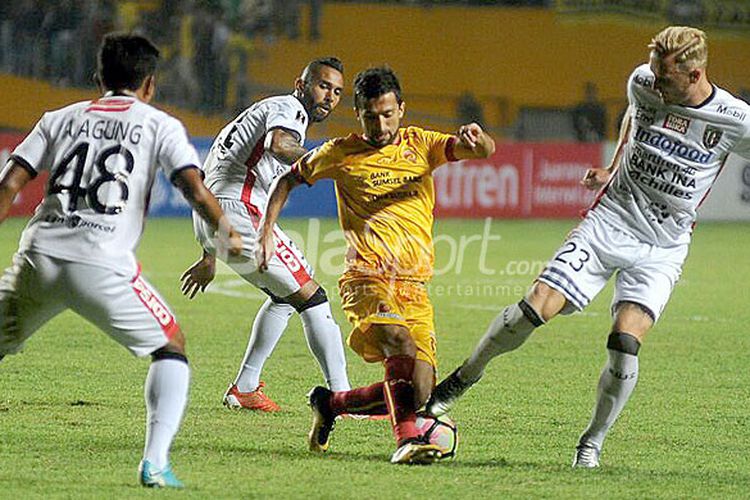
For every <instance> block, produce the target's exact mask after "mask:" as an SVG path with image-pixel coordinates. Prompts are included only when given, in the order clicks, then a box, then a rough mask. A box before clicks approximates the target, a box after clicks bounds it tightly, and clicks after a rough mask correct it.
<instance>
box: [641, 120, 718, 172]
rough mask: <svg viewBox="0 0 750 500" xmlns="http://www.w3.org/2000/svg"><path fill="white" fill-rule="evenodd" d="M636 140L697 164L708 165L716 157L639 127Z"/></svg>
mask: <svg viewBox="0 0 750 500" xmlns="http://www.w3.org/2000/svg"><path fill="white" fill-rule="evenodd" d="M635 140H636V141H638V142H642V143H644V144H648V145H649V146H653V147H655V148H658V149H661V150H662V151H664V152H665V153H667V154H668V155H671V156H679V157H680V158H684V159H686V160H690V161H694V162H696V163H704V164H705V163H708V162H709V161H711V158H713V156H714V154H713V153H711V152H705V153H704V152H703V151H701V150H700V149H696V148H693V147H690V146H688V145H687V144H684V143H683V142H682V141H680V140H678V139H673V138H671V137H668V136H666V135H664V134H662V133H660V132H650V131H648V130H646V129H644V128H642V127H638V131H637V132H636V133H635Z"/></svg>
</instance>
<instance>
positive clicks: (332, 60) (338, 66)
mask: <svg viewBox="0 0 750 500" xmlns="http://www.w3.org/2000/svg"><path fill="white" fill-rule="evenodd" d="M323 66H328V67H329V68H333V69H335V70H336V71H338V72H339V73H341V74H342V75H343V74H344V63H342V62H341V59H339V58H338V57H334V56H328V57H319V58H317V59H313V60H312V61H310V62H309V63H307V66H305V69H304V70H302V79H303V80H304V81H305V82H309V81H310V76H311V75H313V74H316V75H317V74H320V68H322V67H323Z"/></svg>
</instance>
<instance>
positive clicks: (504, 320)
mask: <svg viewBox="0 0 750 500" xmlns="http://www.w3.org/2000/svg"><path fill="white" fill-rule="evenodd" d="M520 304H521V303H518V304H512V305H509V306H508V307H506V308H505V309H503V312H501V313H500V314H498V315H497V316H496V317H495V319H494V321H492V323H491V324H490V326H489V328H488V329H487V332H486V333H485V334H484V336H483V337H482V339H481V340H480V341H479V344H477V346H476V347H475V348H474V352H472V353H471V356H469V359H467V360H466V361H465V362H464V364H463V366H461V370H460V371H459V372H458V374H459V378H460V379H461V380H463V381H464V382H475V381H477V380H479V378H480V377H481V376H482V374H483V373H484V369H485V367H486V366H487V364H488V363H489V362H490V361H491V360H492V358H494V357H495V356H498V355H500V354H502V353H504V352H509V351H512V350H514V349H517V348H518V347H520V346H521V344H523V343H524V342H526V339H528V338H529V335H531V332H533V331H534V329H535V328H536V327H537V326H541V325H542V324H543V323H544V322H543V321H542V319H541V318H540V317H539V315H538V314H536V312H534V311H533V309H531V306H529V305H528V304H526V303H525V302H524V303H523V307H524V308H525V309H526V311H527V314H524V311H523V309H522V307H521V305H520ZM527 315H531V316H532V317H533V318H534V322H532V321H531V320H530V319H529V318H528V317H527ZM535 323H536V324H535Z"/></svg>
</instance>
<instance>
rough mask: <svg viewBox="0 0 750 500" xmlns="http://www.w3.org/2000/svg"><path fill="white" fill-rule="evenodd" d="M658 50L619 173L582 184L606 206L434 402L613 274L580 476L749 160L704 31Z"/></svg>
mask: <svg viewBox="0 0 750 500" xmlns="http://www.w3.org/2000/svg"><path fill="white" fill-rule="evenodd" d="M648 48H649V63H648V64H643V65H641V66H639V67H637V68H636V69H635V71H633V74H632V75H631V76H630V78H629V80H628V85H627V92H628V102H629V109H628V112H627V113H626V116H625V118H624V119H623V124H622V128H621V135H620V140H619V142H618V146H617V148H616V153H615V155H614V157H613V159H612V162H611V165H610V166H609V167H608V168H602V169H591V170H589V171H588V172H587V173H586V176H585V177H584V179H583V181H582V182H583V184H584V185H585V186H587V187H588V188H590V189H601V191H600V193H599V195H598V196H597V198H596V202H595V203H594V205H593V206H592V207H591V209H590V210H589V211H588V213H587V215H586V217H585V218H584V219H583V221H582V222H581V223H580V224H579V225H578V227H576V228H575V229H574V230H573V231H572V232H571V233H570V235H569V236H568V238H567V240H566V241H565V242H564V243H563V245H562V247H561V248H560V249H559V250H558V251H557V252H556V253H555V255H554V257H553V258H552V260H550V261H549V263H548V264H547V267H546V268H545V269H544V271H542V273H541V275H540V276H539V277H538V278H537V280H536V281H535V282H534V284H533V286H532V287H531V290H530V291H529V292H528V294H527V295H526V297H525V298H524V299H523V300H521V301H520V302H519V303H518V304H512V305H509V306H508V307H506V308H505V309H504V310H503V312H502V313H501V314H500V315H499V316H498V317H497V318H496V319H495V321H494V322H493V323H492V324H491V325H490V327H489V328H488V330H487V332H486V333H485V335H484V336H483V337H482V339H481V340H480V342H479V344H478V345H477V346H476V347H475V349H474V352H473V353H472V354H471V356H470V357H469V359H467V360H466V361H465V362H464V364H463V365H462V366H460V367H459V368H458V369H456V371H454V372H453V373H452V374H451V375H450V376H449V377H448V378H446V379H445V380H443V381H442V382H440V384H438V386H437V387H436V388H435V391H434V392H433V395H432V398H431V400H430V401H429V402H428V404H427V410H428V411H429V412H431V413H434V414H441V413H444V412H446V411H448V409H449V408H450V407H451V406H452V405H453V403H455V401H456V400H457V399H458V398H459V397H460V396H461V395H462V394H463V393H464V392H465V391H466V389H468V388H469V387H470V386H471V385H472V384H474V383H475V382H476V381H478V380H479V378H480V377H481V375H482V373H483V372H484V368H485V366H486V365H487V363H489V361H490V360H491V359H492V358H494V357H495V356H498V355H500V354H503V353H506V352H509V351H512V350H514V349H516V348H518V347H519V346H520V345H521V344H523V343H524V341H525V340H526V339H527V338H528V337H529V335H530V334H531V332H532V331H533V330H534V329H535V328H537V327H539V326H542V325H544V324H545V323H546V322H548V321H550V320H551V319H552V318H554V317H555V316H557V315H558V314H560V313H562V314H566V313H570V312H573V311H576V310H581V309H583V308H584V307H586V306H587V305H588V304H589V302H591V300H592V299H593V298H594V296H596V295H597V294H598V293H599V291H601V289H602V288H603V287H604V285H605V284H606V282H607V281H608V280H609V279H610V278H611V277H613V276H614V277H615V293H614V297H613V300H612V317H613V323H612V328H611V331H610V334H609V337H608V339H607V353H608V360H607V363H606V365H605V367H604V370H603V371H602V373H601V376H600V378H599V383H598V386H597V397H596V404H595V406H594V411H593V415H592V417H591V421H590V422H589V425H588V427H587V428H586V429H585V430H584V432H583V434H582V435H581V437H580V439H579V442H578V446H577V447H576V453H575V457H574V460H573V466H574V467H585V468H592V467H598V466H599V455H600V453H601V450H602V445H603V443H604V438H605V436H606V435H607V432H608V431H609V429H610V428H611V426H612V425H613V424H614V422H615V420H616V419H617V417H618V415H619V414H620V412H621V411H622V409H623V407H624V406H625V403H626V402H627V400H628V398H629V397H630V394H631V393H632V391H633V389H634V387H635V384H636V381H637V379H638V350H639V349H640V347H641V344H642V343H643V340H644V338H645V336H646V334H647V332H648V331H649V330H650V329H651V327H652V326H653V324H654V323H655V322H656V321H657V320H658V319H659V316H660V315H661V313H662V311H663V309H664V307H665V305H666V304H667V301H668V300H669V296H670V294H671V292H672V289H673V287H674V285H675V283H676V282H677V280H678V279H679V277H680V273H681V271H682V265H683V262H684V261H685V258H686V257H687V253H688V245H689V244H690V239H691V233H692V228H693V224H694V222H695V217H696V210H697V208H698V206H699V205H700V203H701V201H702V200H703V199H704V198H705V197H706V196H707V195H708V192H709V190H710V188H711V185H712V184H713V182H714V181H715V180H716V177H717V175H718V174H719V172H720V171H721V168H722V166H723V165H724V162H725V160H726V158H727V155H729V154H730V153H737V154H740V155H742V156H744V157H746V158H750V118H748V117H750V106H748V105H747V104H746V103H745V102H743V101H741V100H739V99H737V98H735V97H734V96H732V95H731V94H730V93H729V92H727V91H726V90H723V89H721V88H720V87H718V86H716V85H714V84H712V83H711V82H710V81H709V79H708V76H707V73H706V65H707V60H708V49H707V46H706V35H705V33H703V32H702V31H700V30H698V29H695V28H691V27H685V26H670V27H668V28H666V29H664V30H663V31H661V32H660V33H659V34H657V35H656V36H655V37H654V39H653V40H652V42H651V43H650V44H649V46H648Z"/></svg>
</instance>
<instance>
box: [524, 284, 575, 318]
mask: <svg viewBox="0 0 750 500" xmlns="http://www.w3.org/2000/svg"><path fill="white" fill-rule="evenodd" d="M525 300H526V302H527V303H528V304H529V306H531V307H532V308H533V309H534V311H536V312H537V314H538V315H539V317H540V318H542V320H544V321H545V322H546V321H549V320H551V319H552V318H554V317H555V316H557V315H558V314H559V313H560V311H562V310H563V308H564V307H565V304H566V303H567V299H566V298H565V296H564V295H563V294H562V293H560V292H558V291H557V290H555V289H554V288H552V287H551V286H549V285H548V284H546V283H543V282H541V281H535V282H534V285H533V286H532V287H531V290H530V291H529V293H528V295H526V298H525Z"/></svg>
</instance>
